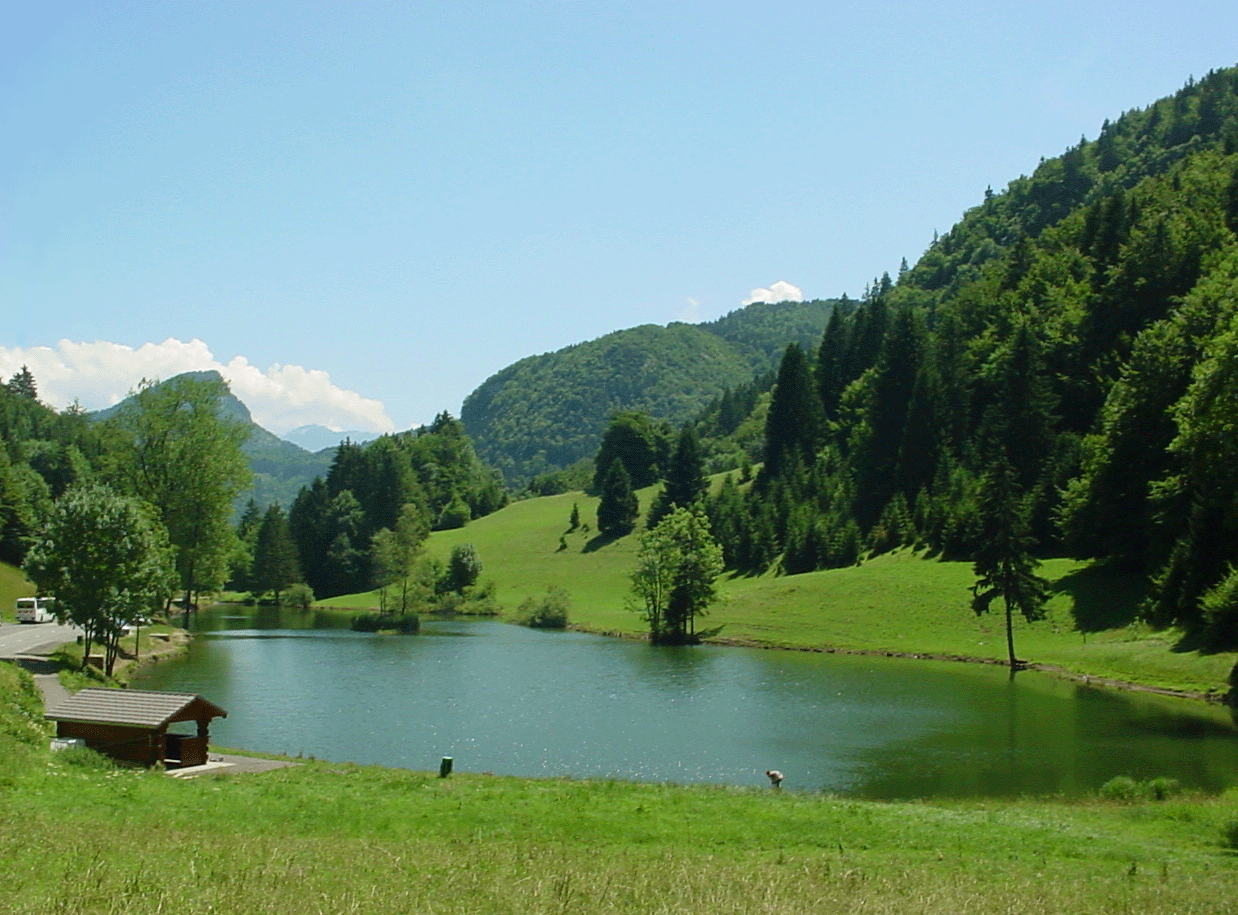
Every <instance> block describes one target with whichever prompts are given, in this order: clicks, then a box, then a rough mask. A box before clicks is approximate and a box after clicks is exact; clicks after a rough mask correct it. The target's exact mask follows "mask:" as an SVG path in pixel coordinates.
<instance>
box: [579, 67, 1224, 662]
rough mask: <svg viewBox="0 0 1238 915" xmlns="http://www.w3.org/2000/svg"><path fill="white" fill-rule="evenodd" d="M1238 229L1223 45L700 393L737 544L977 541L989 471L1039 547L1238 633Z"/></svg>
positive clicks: (840, 559) (795, 552) (966, 553)
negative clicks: (1121, 575)
mask: <svg viewBox="0 0 1238 915" xmlns="http://www.w3.org/2000/svg"><path fill="white" fill-rule="evenodd" d="M1236 231H1238V71H1236V70H1225V71H1221V72H1214V73H1210V74H1209V75H1208V76H1207V77H1205V78H1204V79H1202V80H1200V81H1198V82H1196V81H1193V80H1192V81H1191V82H1189V83H1188V84H1187V85H1186V86H1184V87H1183V88H1182V90H1181V91H1179V92H1178V93H1177V94H1175V95H1174V96H1173V97H1171V98H1168V99H1163V100H1161V101H1159V102H1157V103H1156V104H1154V105H1152V106H1150V107H1148V108H1146V109H1142V110H1138V111H1131V112H1127V113H1126V114H1124V115H1122V116H1121V117H1119V118H1118V119H1117V120H1116V121H1113V122H1106V123H1105V124H1104V126H1103V128H1102V130H1101V133H1100V136H1099V137H1098V139H1096V140H1095V141H1087V140H1086V139H1084V140H1081V141H1080V142H1079V144H1078V145H1077V146H1074V147H1071V148H1070V149H1068V150H1067V151H1066V152H1065V153H1064V154H1063V155H1062V156H1060V157H1058V158H1055V159H1051V160H1045V161H1043V162H1042V163H1041V164H1040V166H1039V168H1037V170H1036V171H1035V172H1034V173H1033V174H1032V175H1031V176H1030V177H1026V176H1025V177H1021V178H1019V179H1017V180H1015V181H1013V182H1011V184H1010V185H1009V186H1008V187H1007V188H1006V189H1005V190H1004V191H1003V192H1001V193H992V192H988V193H986V194H985V198H984V200H983V202H982V203H980V204H979V205H978V206H976V207H975V208H973V209H971V210H969V211H968V212H967V213H966V214H965V216H964V218H963V219H962V220H961V221H960V222H959V223H958V225H956V226H955V227H954V228H953V229H952V230H951V231H950V232H949V233H947V234H946V235H944V236H942V237H939V238H936V239H934V241H933V243H932V245H931V246H930V247H929V249H928V251H927V252H926V253H925V254H924V256H923V257H922V258H921V259H920V261H919V262H918V263H917V264H916V265H915V266H914V267H911V268H907V267H906V266H904V268H903V269H902V270H900V271H899V275H898V277H897V279H892V278H891V277H889V276H888V275H887V276H883V277H881V278H880V279H878V280H875V281H874V282H873V283H872V284H871V285H870V287H869V289H868V291H867V292H866V294H865V296H864V297H863V300H862V301H861V302H859V303H858V306H857V307H855V308H854V309H852V310H847V309H841V308H840V309H836V310H834V312H833V313H832V315H831V317H830V321H829V324H828V326H827V327H826V329H825V331H824V333H823V334H822V335H821V336H820V338H819V339H818V340H817V341H816V344H815V346H809V347H804V346H802V345H801V344H800V343H799V342H791V343H790V344H789V345H787V346H786V349H785V351H784V353H783V356H782V360H781V363H780V365H779V368H778V372H777V375H776V377H775V378H774V379H772V381H773V384H772V385H771V384H770V380H771V379H769V378H766V379H757V380H756V381H753V382H751V383H750V384H749V385H747V386H740V387H738V388H736V389H728V390H727V391H726V392H724V395H723V396H722V397H720V398H718V399H717V400H716V401H715V402H714V403H713V404H711V405H710V407H709V408H708V409H707V410H706V411H704V413H702V414H701V415H699V416H698V417H697V418H696V420H695V422H694V426H695V428H696V430H697V431H698V433H699V434H700V436H701V437H702V439H703V447H702V452H703V454H704V455H706V456H709V455H713V456H715V458H714V460H715V462H716V460H717V457H716V456H719V455H722V456H727V455H730V456H731V457H732V458H734V456H736V455H739V456H741V460H742V458H743V457H745V456H746V457H747V458H749V459H750V460H751V461H752V462H753V463H758V462H759V469H758V470H756V471H755V472H753V471H751V470H749V469H748V468H747V467H745V468H743V469H741V470H740V471H739V472H738V473H737V474H732V475H731V476H729V477H728V478H727V480H726V481H725V483H724V485H723V486H722V488H721V490H720V491H719V492H717V493H716V494H715V495H714V496H712V497H711V498H708V499H707V500H706V506H705V507H706V510H707V511H708V514H709V517H710V519H711V522H712V525H713V528H714V533H715V536H716V537H718V539H719V541H720V542H721V544H722V546H723V549H724V554H725V560H726V563H727V565H728V566H729V567H730V568H732V569H735V570H740V571H748V572H760V571H764V570H766V569H769V568H771V567H773V568H777V569H779V570H781V571H782V572H784V573H787V574H794V573H797V572H804V571H809V570H812V569H820V568H829V567H835V566H840V565H846V564H850V563H853V562H856V561H857V560H859V559H860V558H862V557H864V556H866V555H872V554H873V553H879V552H882V551H886V550H889V549H892V548H895V547H899V546H905V545H906V546H911V545H915V546H919V547H921V548H924V549H927V550H928V551H930V552H931V553H933V554H936V555H938V556H941V557H944V558H949V559H971V558H974V557H975V556H976V554H977V553H978V551H979V550H980V548H981V547H982V546H983V544H982V542H981V541H982V540H983V537H984V527H983V524H982V512H981V511H980V510H979V509H980V505H979V501H978V500H979V496H980V493H981V491H982V487H983V484H984V481H985V479H986V477H989V476H992V475H995V474H998V473H999V471H1000V474H999V475H1000V476H1002V478H1003V479H1005V478H1007V476H1008V477H1009V479H1010V480H1011V481H1012V492H1013V496H1012V497H1013V498H1016V499H1017V500H1018V506H1017V507H1018V509H1019V513H1020V517H1021V518H1022V519H1024V521H1025V523H1026V525H1027V528H1028V531H1029V534H1030V538H1029V544H1030V546H1031V549H1032V550H1033V551H1035V552H1036V553H1038V554H1040V555H1069V556H1074V557H1079V558H1090V559H1095V560H1098V561H1101V562H1103V563H1106V564H1112V565H1113V566H1115V567H1120V568H1122V569H1125V570H1130V571H1134V572H1138V573H1141V574H1143V575H1146V576H1147V578H1148V581H1149V583H1150V591H1149V596H1148V598H1147V600H1146V602H1145V604H1144V606H1143V608H1142V612H1143V614H1144V616H1145V618H1146V619H1147V620H1148V621H1150V622H1152V623H1154V624H1156V625H1162V626H1168V625H1177V626H1181V627H1182V628H1183V629H1184V630H1185V631H1186V632H1187V633H1188V640H1189V641H1191V642H1193V643H1194V644H1196V645H1198V646H1202V647H1205V648H1219V647H1222V646H1231V645H1233V644H1235V643H1236V642H1238V571H1235V561H1238V500H1236V498H1235V496H1236V494H1238V490H1236V488H1235V484H1236V483H1238V462H1236V461H1235V459H1234V455H1235V454H1238V396H1236V395H1238V238H1236V236H1235V232H1236ZM658 448H661V449H662V452H663V453H665V452H666V448H667V446H666V437H665V433H664V432H663V433H662V435H661V443H660V444H658V443H657V442H655V443H654V444H652V445H651V446H650V450H651V451H652V452H657V450H658ZM611 458H612V456H610V455H606V456H604V460H607V461H608V460H610V459H611ZM702 468H703V469H713V470H716V469H719V468H718V467H717V466H708V467H707V466H706V465H705V464H704V463H703V464H702ZM632 475H633V476H634V477H635V476H636V474H635V473H633V474H632Z"/></svg>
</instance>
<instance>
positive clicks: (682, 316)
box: [675, 297, 701, 324]
mask: <svg viewBox="0 0 1238 915" xmlns="http://www.w3.org/2000/svg"><path fill="white" fill-rule="evenodd" d="M675 320H676V321H683V322H684V323H685V324H698V323H700V320H701V303H700V302H698V301H697V300H696V299H694V298H691V297H689V298H688V300H687V301H686V302H685V303H684V307H683V308H681V309H680V311H679V315H678V316H677V317H676V318H675Z"/></svg>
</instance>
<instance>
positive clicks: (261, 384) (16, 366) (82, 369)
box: [0, 337, 395, 433]
mask: <svg viewBox="0 0 1238 915" xmlns="http://www.w3.org/2000/svg"><path fill="white" fill-rule="evenodd" d="M23 365H26V366H29V367H30V371H31V372H32V373H33V374H34V379H35V383H36V384H37V385H38V389H39V399H40V400H42V401H43V402H44V403H46V404H49V405H51V406H53V407H56V408H57V409H63V408H64V407H67V406H68V405H69V404H71V403H73V402H74V401H76V402H78V403H80V404H81V405H82V406H83V407H84V408H85V409H87V410H99V409H103V408H104V407H110V406H112V405H113V404H116V403H119V402H120V401H121V400H123V399H124V398H125V397H126V396H128V394H129V393H130V392H131V391H132V390H133V389H134V388H136V387H137V385H138V383H139V382H140V381H141V380H142V379H143V378H149V379H152V380H153V379H167V378H171V377H172V376H174V375H179V374H180V373H181V372H200V371H206V370H208V369H215V370H216V371H218V372H219V374H221V375H222V376H223V377H224V378H225V379H227V381H228V384H229V385H230V386H231V388H232V393H233V394H235V395H236V396H237V397H239V398H240V399H241V400H242V401H244V403H245V405H246V406H247V407H249V410H250V412H251V413H252V414H253V417H254V421H255V422H256V423H258V425H260V426H262V427H264V428H266V429H270V430H271V431H272V432H277V433H283V432H287V431H288V430H290V429H295V428H297V427H298V426H304V425H309V424H318V425H321V426H326V427H328V428H330V429H337V430H338V429H358V430H365V431H372V432H391V431H393V430H394V429H395V424H394V423H392V421H391V418H390V417H389V416H387V409H386V407H384V406H383V404H382V402H381V401H377V400H372V399H370V398H368V397H362V396H361V395H360V394H358V393H356V392H355V391H349V390H345V389H344V388H341V387H339V386H338V385H335V384H333V383H332V382H331V376H330V375H328V374H327V373H326V372H324V371H321V370H318V369H307V368H305V367H304V366H300V365H280V364H278V363H276V364H275V365H272V366H269V367H268V368H265V369H263V368H260V367H258V366H256V365H251V364H250V362H249V360H248V359H247V358H245V357H244V356H234V357H233V358H232V359H230V360H229V361H228V362H227V363H224V362H220V361H219V360H218V359H216V358H215V355H214V354H213V353H212V352H211V350H210V348H209V347H208V346H207V345H206V344H205V343H203V342H202V341H201V340H197V339H194V340H190V341H189V342H187V343H186V342H184V341H182V340H177V339H176V338H174V337H169V338H168V339H167V340H164V341H163V342H162V343H145V344H143V345H142V346H139V347H137V348H136V349H135V348H133V347H131V346H125V345H123V344H120V343H108V342H105V341H96V342H94V343H76V342H74V341H72V340H61V341H60V343H58V344H57V345H56V347H55V348H52V347H50V346H33V347H29V348H25V349H23V348H20V347H3V346H0V376H3V377H4V378H6V379H7V378H9V377H11V376H12V375H13V373H14V372H16V371H18V370H20V369H21V367H22V366H23Z"/></svg>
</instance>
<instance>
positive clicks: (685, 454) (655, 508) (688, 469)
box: [647, 425, 709, 527]
mask: <svg viewBox="0 0 1238 915" xmlns="http://www.w3.org/2000/svg"><path fill="white" fill-rule="evenodd" d="M708 487H709V481H708V480H707V479H706V477H705V460H704V457H703V456H702V455H701V443H700V440H699V439H698V438H697V437H696V431H695V430H694V429H693V428H692V426H690V425H686V426H684V427H683V429H682V430H681V431H680V433H679V438H678V439H677V440H676V442H675V450H674V452H673V453H672V454H671V459H670V462H669V466H668V468H667V472H666V479H665V481H664V482H663V486H662V492H660V493H659V494H658V497H657V499H655V500H654V503H653V505H652V507H650V509H649V519H648V524H647V526H649V527H653V526H654V525H656V524H657V523H658V522H659V521H661V520H662V519H663V518H665V517H666V516H667V515H669V514H670V513H671V512H672V511H673V510H674V509H676V508H688V507H690V506H692V505H695V504H697V503H698V502H699V501H700V500H701V498H702V497H703V496H704V495H705V491H706V489H708Z"/></svg>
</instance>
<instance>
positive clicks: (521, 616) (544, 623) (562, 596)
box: [516, 585, 571, 629]
mask: <svg viewBox="0 0 1238 915" xmlns="http://www.w3.org/2000/svg"><path fill="white" fill-rule="evenodd" d="M570 604H571V599H570V598H569V597H568V594H567V591H565V590H564V589H563V588H560V587H557V586H555V585H551V586H550V587H548V588H547V589H546V594H545V595H544V596H543V597H540V598H533V597H527V598H525V599H524V600H523V601H521V603H520V606H519V607H518V608H516V622H518V623H520V624H521V625H522V626H530V627H532V628H534V629H566V628H567V615H568V607H569V606H570Z"/></svg>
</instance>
